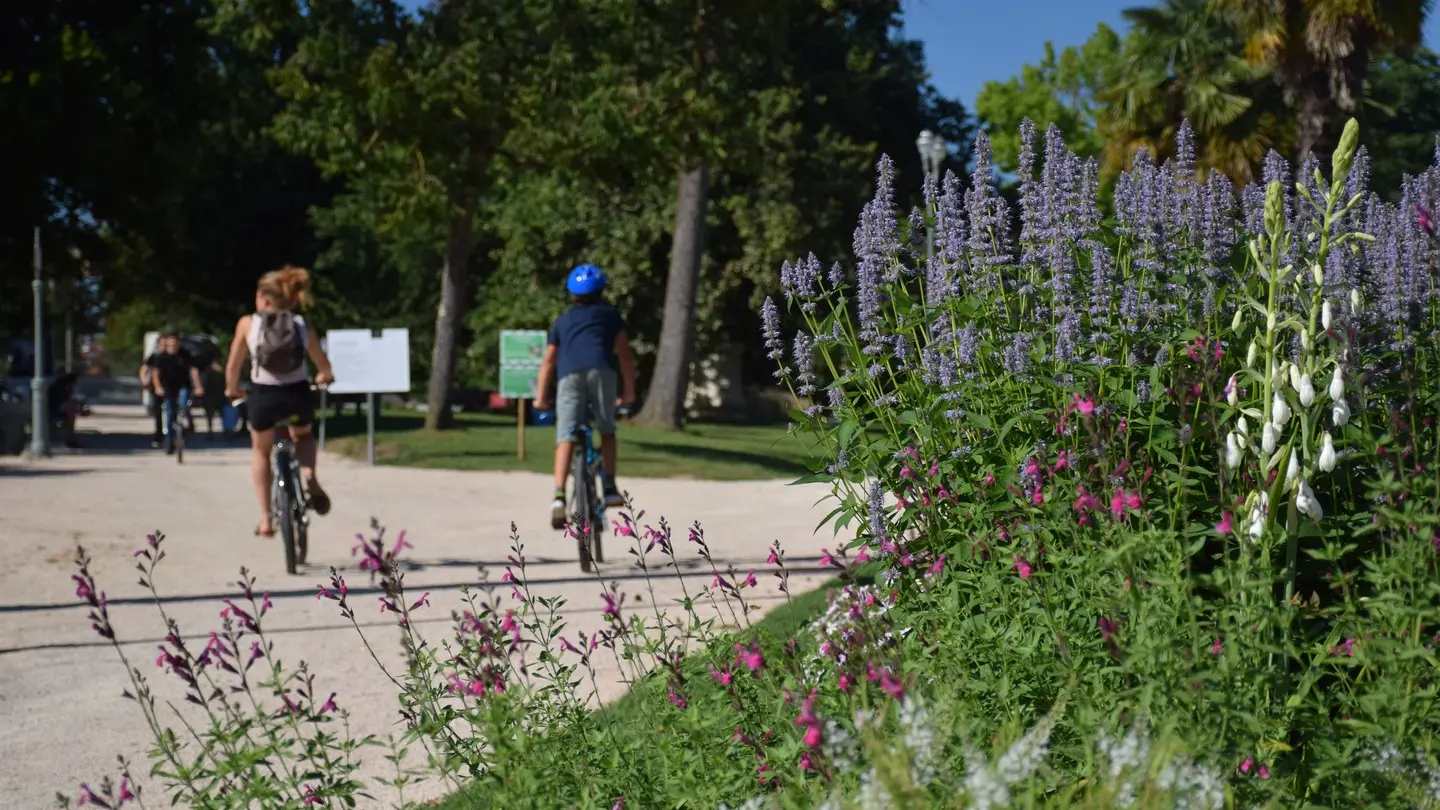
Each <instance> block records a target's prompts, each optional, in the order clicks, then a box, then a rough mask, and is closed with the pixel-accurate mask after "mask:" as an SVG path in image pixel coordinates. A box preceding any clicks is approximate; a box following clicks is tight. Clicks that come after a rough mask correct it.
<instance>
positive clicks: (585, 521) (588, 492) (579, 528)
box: [570, 444, 595, 573]
mask: <svg viewBox="0 0 1440 810" xmlns="http://www.w3.org/2000/svg"><path fill="white" fill-rule="evenodd" d="M589 477H590V475H589V470H588V469H587V468H586V464H585V449H584V448H583V447H582V446H580V445H578V444H577V445H576V447H575V452H574V454H573V455H572V456H571V457H570V521H571V531H573V532H574V534H575V545H576V549H577V551H579V553H580V570H581V571H585V572H586V573H589V571H590V570H591V567H592V565H591V562H592V557H591V554H590V545H591V540H590V537H591V535H592V534H594V526H593V525H592V524H593V523H594V520H595V505H594V503H593V502H592V501H591V498H592V497H593V492H592V488H591V485H590V484H589V483H588V482H587V479H588V478H589Z"/></svg>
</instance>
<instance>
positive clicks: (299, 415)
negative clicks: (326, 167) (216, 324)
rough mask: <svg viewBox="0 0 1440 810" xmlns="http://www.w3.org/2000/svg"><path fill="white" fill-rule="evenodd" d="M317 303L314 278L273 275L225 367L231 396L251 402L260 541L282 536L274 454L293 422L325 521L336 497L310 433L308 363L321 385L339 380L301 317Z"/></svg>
mask: <svg viewBox="0 0 1440 810" xmlns="http://www.w3.org/2000/svg"><path fill="white" fill-rule="evenodd" d="M309 303H310V271H308V270H306V269H304V268H303V267H291V266H289V265H286V266H285V267H283V268H281V269H279V270H275V271H273V272H270V273H266V274H265V275H264V276H262V277H261V278H260V283H259V284H258V285H257V287H256V289H255V313H254V314H253V315H246V316H244V317H243V318H241V319H240V320H239V321H238V322H236V324H235V339H234V340H233V341H232V342H231V344H230V360H229V362H228V363H226V365H225V394H226V396H228V397H230V398H231V399H239V398H241V397H244V398H245V400H246V411H247V412H248V417H249V422H250V446H251V453H250V470H251V477H252V479H253V480H254V483H255V499H256V500H257V501H258V502H259V504H260V524H259V525H258V526H256V527H255V534H257V535H260V536H262V537H273V536H274V535H275V524H274V521H273V519H272V516H271V511H270V507H271V504H270V475H271V470H270V448H271V446H272V445H273V444H274V443H275V426H276V425H279V424H281V423H282V422H283V423H287V424H288V425H289V428H290V435H291V437H292V438H293V439H294V442H295V456H296V458H297V460H298V461H299V462H300V472H301V475H302V476H303V477H304V478H305V488H306V490H308V491H309V493H310V503H311V504H312V505H313V506H314V507H315V511H316V512H317V513H319V514H322V515H324V514H326V513H328V512H329V511H330V498H329V496H327V495H326V494H325V490H323V489H321V488H320V482H319V481H318V480H316V477H315V455H316V453H315V438H314V436H312V435H311V431H310V427H311V425H312V424H313V423H314V421H315V402H314V399H313V398H312V397H311V393H310V382H309V380H308V379H307V373H306V365H305V357H306V355H307V354H308V355H309V357H310V360H311V362H313V363H314V364H315V369H316V371H315V383H316V384H317V385H322V386H323V385H329V384H330V383H331V382H333V381H334V376H333V374H332V373H331V371H330V360H329V358H327V357H326V356H325V352H324V351H322V350H321V349H320V337H319V335H317V334H316V333H315V331H314V330H312V329H310V328H309V325H308V324H307V323H306V322H305V319H304V318H302V317H300V315H298V314H296V313H295V310H296V309H298V308H301V307H304V306H307V305H309ZM247 353H248V354H249V356H250V358H251V360H252V363H251V373H250V385H249V389H250V390H249V393H248V395H247V394H246V393H244V392H242V391H241V390H240V367H241V363H243V362H244V361H245V356H246V354H247Z"/></svg>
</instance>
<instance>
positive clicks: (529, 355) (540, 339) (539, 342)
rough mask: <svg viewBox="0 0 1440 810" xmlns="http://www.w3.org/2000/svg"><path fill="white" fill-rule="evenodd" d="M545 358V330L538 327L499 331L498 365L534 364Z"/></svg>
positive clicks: (537, 364)
mask: <svg viewBox="0 0 1440 810" xmlns="http://www.w3.org/2000/svg"><path fill="white" fill-rule="evenodd" d="M544 359H545V332H544V331H541V330H538V329H527V330H524V331H512V330H505V331H503V332H501V333H500V365H501V366H502V367H505V366H535V367H537V368H538V367H539V365H540V361H541V360H544Z"/></svg>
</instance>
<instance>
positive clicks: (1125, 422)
mask: <svg viewBox="0 0 1440 810" xmlns="http://www.w3.org/2000/svg"><path fill="white" fill-rule="evenodd" d="M1129 427H1130V420H1129V419H1127V418H1125V417H1123V416H1122V417H1120V425H1119V427H1117V428H1116V430H1118V431H1119V432H1121V433H1124V432H1125V431H1126V430H1127V429H1128V428H1129Z"/></svg>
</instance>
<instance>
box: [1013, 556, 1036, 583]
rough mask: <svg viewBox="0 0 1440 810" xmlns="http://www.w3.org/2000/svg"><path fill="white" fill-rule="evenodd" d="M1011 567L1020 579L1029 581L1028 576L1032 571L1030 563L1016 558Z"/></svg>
mask: <svg viewBox="0 0 1440 810" xmlns="http://www.w3.org/2000/svg"><path fill="white" fill-rule="evenodd" d="M1013 567H1014V569H1015V570H1016V571H1018V572H1019V573H1020V578H1021V579H1029V578H1030V574H1031V573H1033V571H1034V569H1032V568H1031V567H1030V561H1029V560H1027V559H1025V558H1024V557H1018V556H1017V557H1016V558H1015V565H1014V566H1013Z"/></svg>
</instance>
